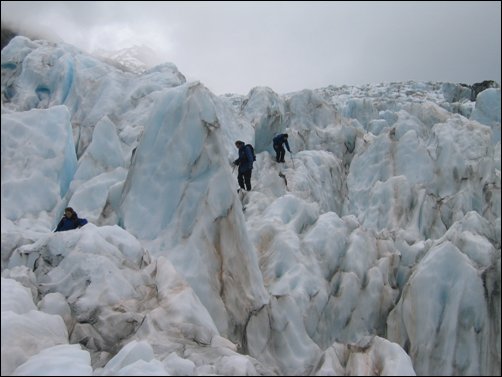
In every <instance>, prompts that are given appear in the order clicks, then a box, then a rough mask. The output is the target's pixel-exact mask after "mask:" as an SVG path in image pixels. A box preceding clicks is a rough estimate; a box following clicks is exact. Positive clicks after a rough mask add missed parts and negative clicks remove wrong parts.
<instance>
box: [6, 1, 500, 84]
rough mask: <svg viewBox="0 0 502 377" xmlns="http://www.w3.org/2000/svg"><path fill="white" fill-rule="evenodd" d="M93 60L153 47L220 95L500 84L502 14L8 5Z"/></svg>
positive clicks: (209, 5)
mask: <svg viewBox="0 0 502 377" xmlns="http://www.w3.org/2000/svg"><path fill="white" fill-rule="evenodd" d="M1 4H2V5H1V6H2V9H1V10H2V23H9V24H10V25H11V26H12V27H15V28H22V29H31V30H35V31H36V32H37V33H39V34H43V35H45V36H47V37H50V38H56V37H59V38H60V39H61V40H64V41H65V42H68V43H71V44H73V45H75V46H77V47H79V48H81V49H83V50H86V51H92V50H94V49H96V48H105V49H111V50H117V49H120V48H124V47H129V46H130V45H133V44H146V45H148V46H149V47H151V48H152V49H154V50H155V51H156V52H157V53H158V54H159V55H160V56H161V57H162V59H163V60H164V61H169V62H172V63H174V64H175V65H176V66H177V67H178V69H179V70H180V72H181V73H183V74H184V75H185V76H186V77H187V79H188V80H190V81H192V80H200V81H201V82H202V83H203V84H204V85H205V86H207V87H208V88H209V89H210V90H212V91H213V92H214V93H216V94H223V93H228V92H232V93H239V94H247V93H248V92H249V90H250V89H252V88H253V87H255V86H268V87H270V88H272V89H273V90H274V91H276V92H278V93H287V92H293V91H298V90H302V89H315V88H321V87H325V86H328V85H334V86H341V85H363V84H371V83H380V82H393V81H408V80H415V81H449V82H462V83H466V84H473V83H475V82H480V81H483V80H495V81H497V82H498V83H499V84H500V76H501V53H500V51H501V5H500V4H501V3H500V2H498V1H496V2H495V1H494V2H483V1H475V2H474V1H473V2H470V1H469V2H456V1H455V2H453V1H452V2H450V1H449V2H436V1H434V2H422V1H420V2H316V1H310V2H297V1H294V2H287V1H286V2H261V1H260V2H175V1H169V2H146V1H143V2H121V1H117V2H107V1H101V2H93V1H82V2H74V1H72V2H65V1H60V2H50V1H40V2H38V1H35V2H29V1H23V2H18V1H2V3H1Z"/></svg>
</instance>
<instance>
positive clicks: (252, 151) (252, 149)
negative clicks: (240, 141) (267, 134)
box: [246, 144, 256, 161]
mask: <svg viewBox="0 0 502 377" xmlns="http://www.w3.org/2000/svg"><path fill="white" fill-rule="evenodd" d="M247 147H249V148H251V154H252V155H253V161H256V155H255V154H254V148H253V146H252V145H251V144H246V148H247Z"/></svg>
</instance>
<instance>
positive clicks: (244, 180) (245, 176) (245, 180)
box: [237, 170, 253, 191]
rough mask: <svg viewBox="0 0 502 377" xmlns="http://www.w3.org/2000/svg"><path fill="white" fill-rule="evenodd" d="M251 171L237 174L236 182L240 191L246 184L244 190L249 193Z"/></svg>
mask: <svg viewBox="0 0 502 377" xmlns="http://www.w3.org/2000/svg"><path fill="white" fill-rule="evenodd" d="M252 171H253V170H248V171H245V172H244V173H241V172H239V174H237V182H239V186H240V188H241V189H243V188H244V184H246V190H247V191H251V172H252Z"/></svg>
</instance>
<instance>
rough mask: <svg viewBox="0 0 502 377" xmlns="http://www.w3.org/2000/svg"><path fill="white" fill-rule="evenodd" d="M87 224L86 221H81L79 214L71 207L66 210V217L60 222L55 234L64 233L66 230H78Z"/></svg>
mask: <svg viewBox="0 0 502 377" xmlns="http://www.w3.org/2000/svg"><path fill="white" fill-rule="evenodd" d="M85 224H87V220H86V219H79V218H78V215H77V213H76V212H75V211H74V210H73V208H71V207H67V208H65V210H64V216H63V218H62V219H61V221H60V222H59V224H58V226H57V228H56V230H55V231H54V232H63V231H65V230H72V229H77V228H80V227H82V226H84V225H85Z"/></svg>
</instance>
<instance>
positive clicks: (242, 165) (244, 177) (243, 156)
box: [234, 140, 254, 191]
mask: <svg viewBox="0 0 502 377" xmlns="http://www.w3.org/2000/svg"><path fill="white" fill-rule="evenodd" d="M235 146H236V147H237V149H239V158H238V159H237V160H235V161H234V165H238V166H239V170H238V173H237V182H239V186H240V188H241V189H244V185H245V186H246V190H247V191H251V173H252V171H253V160H254V158H253V152H252V151H251V148H250V147H249V146H246V144H244V142H243V141H241V140H237V141H236V142H235Z"/></svg>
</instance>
